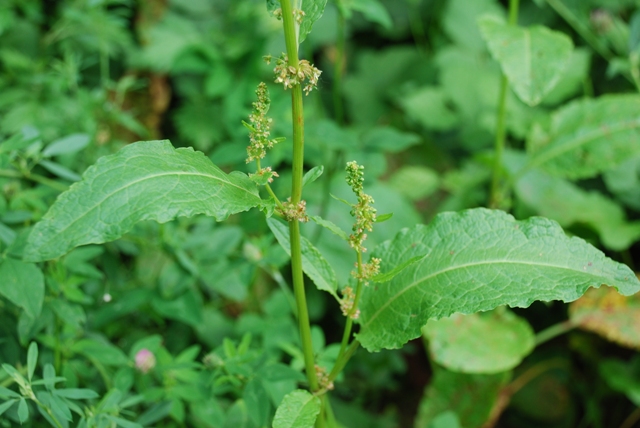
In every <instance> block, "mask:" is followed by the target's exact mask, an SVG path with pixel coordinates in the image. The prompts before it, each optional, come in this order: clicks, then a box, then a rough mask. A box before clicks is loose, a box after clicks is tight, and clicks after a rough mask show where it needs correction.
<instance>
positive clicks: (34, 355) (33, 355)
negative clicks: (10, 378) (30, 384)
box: [27, 342, 38, 381]
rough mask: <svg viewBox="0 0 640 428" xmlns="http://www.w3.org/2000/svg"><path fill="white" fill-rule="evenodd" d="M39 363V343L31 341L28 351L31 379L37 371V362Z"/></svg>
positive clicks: (29, 376)
mask: <svg viewBox="0 0 640 428" xmlns="http://www.w3.org/2000/svg"><path fill="white" fill-rule="evenodd" d="M37 363H38V344H37V343H36V342H31V343H30V344H29V350H28V351H27V377H28V379H29V381H31V379H32V378H33V373H34V372H35V371H36V364H37Z"/></svg>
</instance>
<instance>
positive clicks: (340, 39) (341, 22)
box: [333, 7, 345, 126]
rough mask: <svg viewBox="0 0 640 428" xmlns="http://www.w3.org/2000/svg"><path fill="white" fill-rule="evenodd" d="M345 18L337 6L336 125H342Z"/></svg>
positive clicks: (334, 86) (334, 110)
mask: <svg viewBox="0 0 640 428" xmlns="http://www.w3.org/2000/svg"><path fill="white" fill-rule="evenodd" d="M344 45H345V19H344V14H343V13H342V8H340V7H338V34H337V40H336V63H335V67H334V69H333V114H334V117H335V118H336V122H337V123H338V125H340V126H342V125H344V109H343V106H342V71H343V70H344Z"/></svg>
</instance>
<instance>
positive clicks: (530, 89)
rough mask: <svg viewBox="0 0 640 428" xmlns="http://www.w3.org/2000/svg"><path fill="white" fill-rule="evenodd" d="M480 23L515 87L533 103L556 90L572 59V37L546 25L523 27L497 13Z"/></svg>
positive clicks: (506, 74) (488, 43) (523, 96)
mask: <svg viewBox="0 0 640 428" xmlns="http://www.w3.org/2000/svg"><path fill="white" fill-rule="evenodd" d="M478 26H479V27H480V31H481V33H482V36H483V37H484V39H485V40H486V41H487V45H488V46H489V51H490V52H491V55H492V56H493V58H494V59H495V60H496V61H498V62H499V63H500V67H502V72H503V73H504V74H505V76H507V78H508V79H509V83H510V85H511V88H512V89H513V91H514V92H515V93H516V94H517V95H518V97H519V98H520V99H521V100H522V101H524V102H525V103H527V104H529V105H531V106H534V105H536V104H538V103H539V102H540V101H542V98H543V97H544V96H545V95H546V94H548V93H549V92H550V91H551V90H552V89H553V87H554V86H555V85H556V84H557V83H558V81H559V80H560V77H562V73H563V72H564V69H565V68H566V66H567V64H568V63H569V59H571V52H572V50H573V43H572V42H571V39H570V38H569V37H567V36H566V35H565V34H562V33H559V32H557V31H552V30H550V29H548V28H546V27H542V26H535V27H530V28H522V27H518V26H515V25H508V24H506V23H505V22H502V21H500V20H498V19H496V18H495V17H494V16H483V17H482V18H480V19H479V20H478Z"/></svg>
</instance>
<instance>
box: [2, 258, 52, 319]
mask: <svg viewBox="0 0 640 428" xmlns="http://www.w3.org/2000/svg"><path fill="white" fill-rule="evenodd" d="M0 295H1V296H4V297H6V298H7V299H9V300H10V301H11V302H13V303H14V304H16V305H17V306H20V307H21V308H22V309H24V311H25V312H26V314H27V315H28V316H29V317H30V318H32V319H35V318H37V317H38V316H39V315H40V310H42V302H43V301H44V275H42V271H41V270H40V269H39V268H38V266H36V265H34V264H33V263H24V262H21V261H19V260H14V259H11V258H9V257H7V258H5V259H4V260H2V259H0Z"/></svg>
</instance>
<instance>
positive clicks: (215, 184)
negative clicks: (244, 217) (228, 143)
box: [25, 140, 260, 261]
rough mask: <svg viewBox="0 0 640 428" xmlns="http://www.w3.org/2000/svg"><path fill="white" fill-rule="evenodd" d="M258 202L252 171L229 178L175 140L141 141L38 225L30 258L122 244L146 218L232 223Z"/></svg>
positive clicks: (100, 165) (74, 189) (97, 169)
mask: <svg viewBox="0 0 640 428" xmlns="http://www.w3.org/2000/svg"><path fill="white" fill-rule="evenodd" d="M258 203H260V198H259V196H258V190H257V188H256V186H255V184H253V183H252V182H251V181H250V180H249V179H248V178H247V177H246V176H245V175H244V174H241V173H232V174H229V175H227V174H225V173H224V172H222V171H221V170H220V169H219V168H218V167H217V166H215V165H214V164H213V163H211V161H210V160H209V159H208V158H207V157H205V156H204V155H203V154H202V153H200V152H196V151H194V150H193V149H190V148H180V149H174V148H173V146H172V145H171V143H170V142H169V141H168V140H162V141H143V142H138V143H134V144H131V145H129V146H126V147H125V148H123V149H122V150H120V151H119V152H118V153H116V154H114V155H110V156H105V157H103V158H101V159H99V160H98V162H97V163H96V164H95V165H93V166H92V167H90V168H89V169H87V171H86V172H85V173H84V176H83V180H82V181H81V182H79V183H76V184H74V185H73V186H71V188H70V189H69V190H68V191H66V192H65V193H63V194H61V195H60V196H59V197H58V200H57V201H56V202H55V204H54V205H53V206H52V207H51V209H49V211H48V212H47V213H46V214H45V216H44V217H43V218H42V220H41V221H40V222H39V223H38V224H36V226H35V227H34V228H33V231H32V233H31V235H30V236H29V241H28V244H27V247H26V249H25V260H29V261H41V260H48V259H53V258H55V257H59V256H61V255H63V254H65V253H66V252H67V251H69V250H70V249H72V248H74V247H76V246H78V245H84V244H92V243H95V244H98V243H102V242H107V241H111V240H114V239H117V238H119V237H120V236H122V235H123V234H124V233H125V232H127V231H129V230H130V229H131V228H132V227H133V225H134V224H136V223H137V222H139V221H142V220H156V221H159V222H161V223H163V222H167V221H169V220H171V219H173V218H175V217H177V216H192V215H195V214H207V215H210V216H212V217H215V218H216V220H224V219H225V218H227V217H228V216H229V215H230V214H234V213H237V212H240V211H246V210H248V209H250V208H252V207H255V206H256V205H258Z"/></svg>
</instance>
